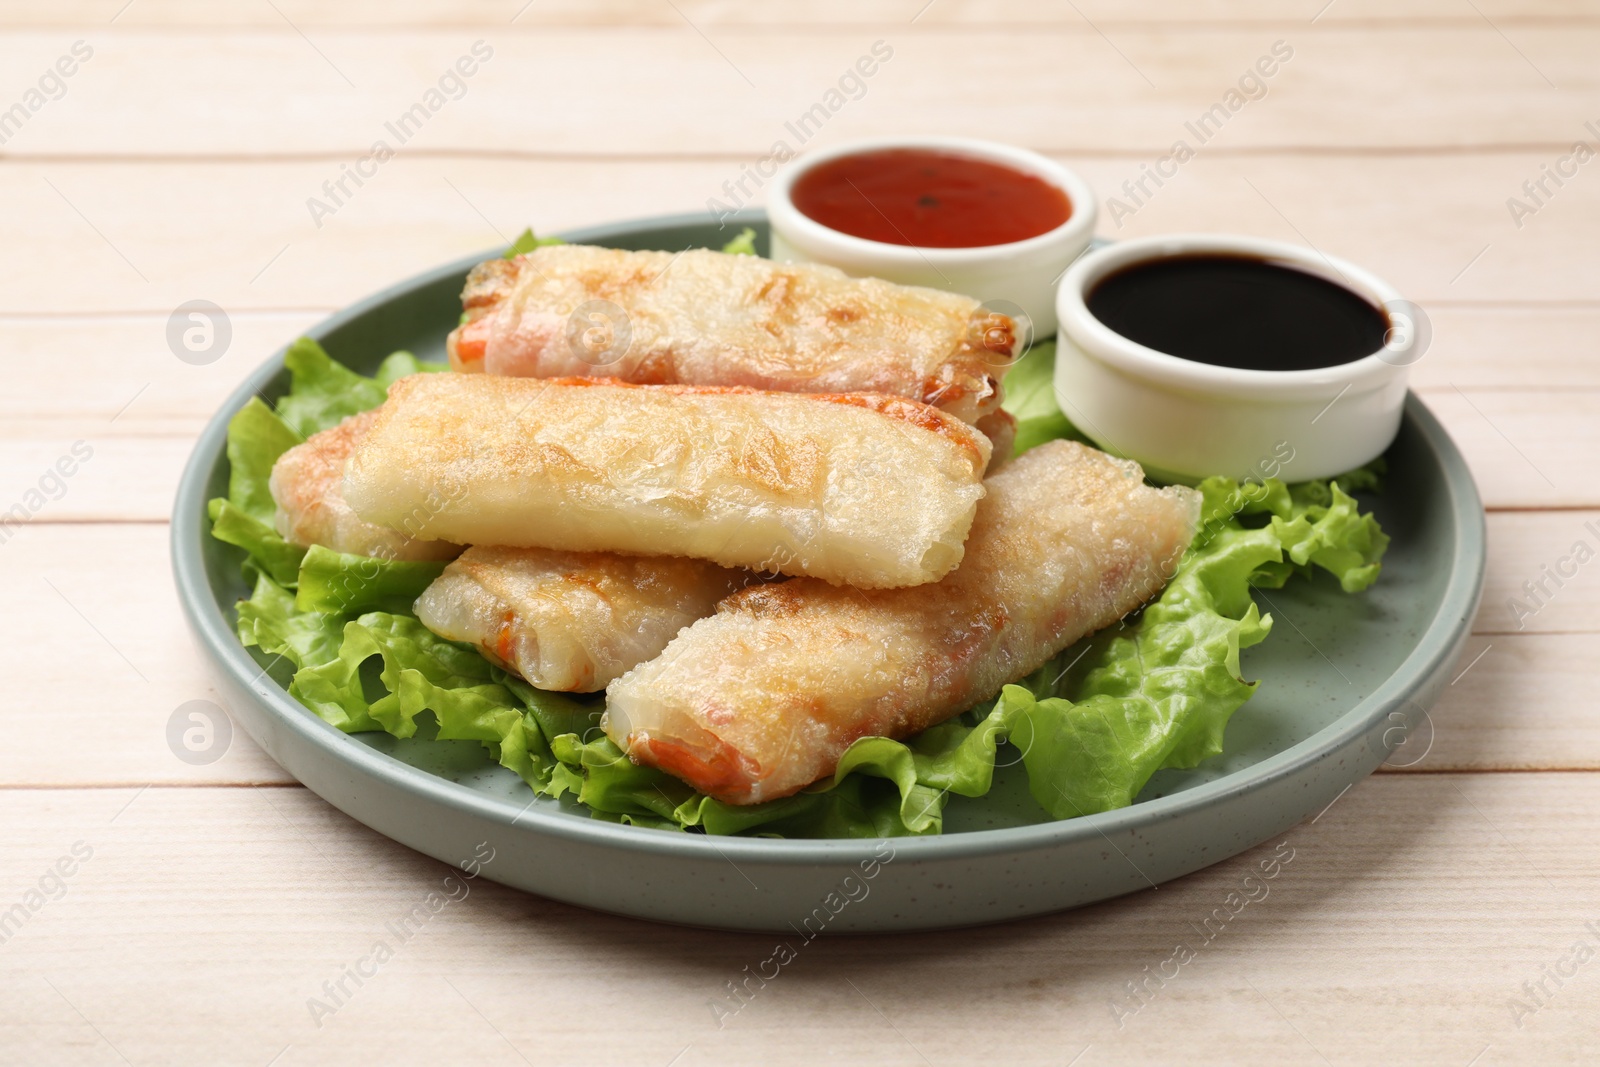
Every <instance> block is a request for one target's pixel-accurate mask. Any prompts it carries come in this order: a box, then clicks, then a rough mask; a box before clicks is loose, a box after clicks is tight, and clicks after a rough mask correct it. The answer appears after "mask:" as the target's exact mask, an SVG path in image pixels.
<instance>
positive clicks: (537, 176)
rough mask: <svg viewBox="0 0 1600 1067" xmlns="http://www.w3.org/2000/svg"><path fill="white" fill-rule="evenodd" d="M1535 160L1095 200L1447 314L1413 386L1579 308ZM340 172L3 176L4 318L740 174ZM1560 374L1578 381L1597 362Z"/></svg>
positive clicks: (420, 261)
mask: <svg viewBox="0 0 1600 1067" xmlns="http://www.w3.org/2000/svg"><path fill="white" fill-rule="evenodd" d="M1061 158H1062V159H1063V161H1064V162H1067V163H1069V164H1070V165H1072V166H1074V167H1076V168H1077V169H1078V170H1080V171H1081V172H1082V173H1083V174H1084V176H1085V177H1086V178H1087V179H1088V180H1089V181H1090V182H1091V183H1092V184H1093V185H1094V186H1095V187H1096V188H1097V189H1099V190H1100V191H1101V194H1102V197H1103V198H1109V197H1110V196H1111V195H1112V194H1114V193H1115V194H1116V195H1117V196H1118V198H1119V200H1121V201H1122V202H1123V203H1126V204H1129V205H1130V206H1132V201H1131V200H1127V199H1126V194H1125V193H1121V192H1119V190H1120V188H1121V186H1122V184H1123V183H1124V182H1130V181H1132V180H1133V179H1135V178H1138V177H1139V176H1140V167H1141V166H1142V165H1144V164H1145V163H1147V162H1148V160H1147V159H1140V158H1139V157H1134V156H1114V157H1096V158H1080V157H1076V156H1071V157H1061ZM1151 158H1153V157H1151ZM1548 161H1549V160H1548V159H1547V158H1546V157H1545V156H1544V155H1541V154H1539V153H1535V152H1515V153H1506V154H1494V153H1489V154H1470V155H1460V156H1430V155H1410V156H1398V157H1391V156H1382V157H1361V158H1319V159H1317V160H1316V161H1315V162H1308V160H1307V158H1306V157H1305V156H1303V155H1297V154H1295V153H1293V152H1287V153H1272V154H1269V155H1262V156H1256V155H1246V156H1241V155H1220V154H1201V155H1199V156H1197V157H1196V158H1195V159H1194V160H1192V161H1191V162H1190V163H1189V164H1188V165H1187V166H1186V167H1184V168H1183V169H1182V170H1181V171H1180V173H1179V176H1178V178H1176V179H1174V180H1171V181H1169V182H1168V183H1167V184H1166V186H1165V187H1163V188H1161V189H1159V190H1154V187H1153V186H1151V185H1149V184H1148V183H1147V186H1146V187H1147V189H1152V190H1154V192H1155V195H1154V196H1152V197H1150V198H1148V199H1146V200H1145V202H1144V206H1143V207H1138V208H1137V209H1136V210H1134V213H1133V214H1131V215H1128V214H1125V213H1123V212H1122V211H1121V210H1114V208H1113V206H1112V205H1111V204H1110V202H1109V199H1107V201H1106V206H1105V208H1104V209H1103V210H1102V213H1101V233H1102V234H1103V235H1104V236H1106V237H1110V238H1113V239H1121V238H1126V237H1135V236H1146V235H1151V234H1160V233H1172V232H1179V231H1193V230H1207V231H1224V232H1240V233H1248V234H1256V235H1260V236H1266V237H1274V238H1279V239H1283V240H1288V241H1293V242H1296V243H1301V244H1305V243H1310V244H1312V245H1314V246H1316V247H1318V248H1320V249H1322V250H1324V251H1325V252H1327V253H1328V254H1330V255H1339V256H1343V257H1345V258H1347V259H1350V260H1353V261H1354V262H1356V263H1359V264H1361V265H1362V266H1364V267H1366V268H1367V269H1369V270H1372V271H1374V272H1375V273H1378V274H1380V275H1382V276H1383V277H1385V278H1387V279H1388V280H1389V281H1391V282H1392V283H1393V284H1394V285H1396V286H1397V287H1398V288H1399V289H1400V290H1401V291H1402V292H1404V293H1406V294H1407V295H1408V296H1409V297H1410V298H1411V299H1412V300H1415V301H1417V302H1418V303H1420V304H1422V305H1424V306H1425V307H1430V308H1431V307H1433V306H1434V305H1435V304H1439V305H1442V306H1441V307H1440V309H1439V314H1438V318H1439V338H1438V343H1439V347H1438V350H1437V352H1436V354H1435V356H1434V357H1429V358H1428V359H1425V360H1424V364H1423V366H1422V367H1421V368H1419V375H1421V374H1432V373H1433V363H1434V361H1435V359H1436V358H1437V356H1438V355H1440V354H1444V353H1446V352H1447V351H1448V348H1447V346H1448V345H1451V344H1453V343H1456V341H1457V340H1458V339H1459V337H1460V335H1461V333H1462V332H1463V330H1462V329H1461V328H1456V329H1454V330H1453V329H1452V327H1453V322H1452V319H1451V311H1450V310H1449V309H1451V308H1456V307H1460V306H1473V305H1481V304H1489V305H1492V306H1493V307H1497V308H1498V307H1504V306H1506V305H1507V304H1521V303H1536V304H1538V305H1540V306H1541V307H1543V306H1546V305H1551V304H1554V305H1557V308H1556V309H1555V310H1563V309H1564V311H1566V312H1573V311H1576V312H1583V313H1592V312H1593V311H1594V310H1595V308H1596V306H1597V305H1596V304H1595V302H1594V299H1595V294H1594V291H1593V288H1592V286H1590V285H1589V284H1588V279H1589V274H1588V273H1587V268H1588V265H1589V261H1590V258H1591V249H1590V247H1589V243H1588V241H1587V234H1589V233H1591V232H1595V230H1596V229H1597V228H1600V171H1597V172H1596V180H1594V181H1586V180H1581V179H1580V180H1575V181H1572V182H1569V183H1568V185H1567V187H1566V188H1565V189H1562V190H1559V194H1560V195H1559V197H1557V198H1553V199H1551V200H1549V201H1547V204H1546V206H1545V207H1544V208H1542V209H1541V210H1540V211H1539V212H1538V213H1537V214H1536V215H1534V216H1532V217H1527V218H1524V219H1522V222H1523V226H1522V228H1521V229H1518V228H1517V226H1516V225H1515V224H1514V223H1513V222H1512V220H1511V217H1510V213H1509V211H1508V210H1507V208H1506V205H1505V201H1506V199H1507V198H1508V197H1509V196H1510V195H1511V194H1513V193H1515V192H1517V191H1518V187H1519V185H1520V184H1521V182H1523V181H1524V180H1526V179H1527V178H1528V177H1529V176H1534V177H1537V176H1538V174H1539V171H1540V166H1541V165H1542V164H1544V163H1547V162H1548ZM339 165H340V161H339V160H337V159H329V160H309V161H295V162H284V161H278V162H261V161H257V162H249V163H245V162H212V163H205V162H177V161H169V162H158V163H120V164H116V165H105V164H85V163H67V162H17V161H13V162H10V163H5V164H0V196H3V197H4V198H5V201H6V202H7V203H8V204H11V205H13V211H14V213H13V215H12V217H11V222H10V226H11V228H12V236H13V239H12V240H11V241H8V242H6V243H5V244H4V245H3V246H0V293H3V294H4V295H3V296H0V314H4V315H18V314H64V313H103V312H117V313H126V312H135V311H141V312H153V313H159V314H160V315H163V316H165V315H167V314H168V313H170V312H171V311H172V310H173V309H174V308H175V307H177V306H178V305H179V304H181V303H183V302H185V301H188V300H192V299H196V298H204V299H208V300H211V301H213V302H214V303H216V304H219V305H221V306H222V307H223V308H225V309H227V311H228V312H229V313H230V314H238V313H241V312H243V311H247V310H253V309H284V308H335V307H340V306H342V305H344V304H347V303H349V302H351V301H353V300H356V299H359V298H361V297H363V296H366V295H368V294H370V293H372V292H375V291H377V290H379V289H382V288H385V287H387V286H389V285H392V284H394V283H395V282H396V281H398V280H400V279H403V278H406V277H409V276H411V275H413V274H416V273H420V272H422V271H424V270H427V269H430V268H432V267H434V266H437V265H438V264H440V263H443V262H447V261H449V260H452V259H456V258H459V257H462V256H467V255H472V254H475V253H480V252H483V251H485V250H487V249H489V248H491V247H493V246H495V245H497V244H501V243H502V242H504V241H508V240H509V239H510V238H511V237H512V236H514V235H515V234H516V233H518V232H519V231H520V230H521V229H522V227H524V226H526V225H529V224H532V225H534V226H535V227H536V228H538V229H539V230H540V232H543V233H551V232H556V231H559V230H563V229H570V228H573V227H577V226H583V225H589V224H594V223H600V222H611V221H617V220H622V219H629V218H640V217H644V216H649V215H656V214H662V213H672V212H687V213H700V214H702V215H704V216H705V217H706V218H707V219H708V221H709V219H710V218H711V216H710V215H709V214H706V205H707V201H708V200H710V199H712V198H713V197H722V196H724V195H725V194H724V192H723V188H722V187H723V184H724V183H725V182H731V181H733V180H735V179H738V178H739V177H740V173H741V172H740V166H741V163H740V162H735V161H731V160H728V161H723V160H701V161H687V162H685V161H675V162H668V161H648V162H618V161H612V162H603V161H595V160H568V161H542V160H515V159H497V158H496V159H491V158H483V157H474V158H453V157H451V158H443V157H436V156H422V155H412V154H402V155H400V156H397V157H396V158H395V159H393V160H391V161H390V162H389V163H388V164H386V165H385V167H384V168H383V169H382V170H381V171H380V172H379V174H378V177H377V178H375V179H372V180H371V181H369V182H368V183H367V184H366V185H365V186H364V187H363V188H361V189H359V190H354V187H353V186H349V188H351V189H353V191H354V192H356V193H358V194H359V195H354V196H352V197H351V198H350V199H349V200H347V201H346V202H345V205H344V206H343V207H342V208H340V209H339V210H338V212H337V213H336V214H334V215H333V216H331V217H321V218H320V220H319V221H320V222H321V223H322V225H321V226H320V228H319V227H318V226H317V225H316V224H315V223H314V222H313V220H312V218H311V213H310V211H309V210H308V209H307V206H306V203H307V200H308V199H309V198H311V197H313V196H316V195H319V187H320V186H321V184H322V183H323V182H324V181H326V180H328V179H329V178H331V177H337V176H338V174H339ZM1597 166H1600V164H1597ZM1587 173H1588V172H1587V171H1584V172H1581V174H1582V175H1587ZM52 186H54V188H52ZM746 188H747V189H750V190H751V191H752V192H756V190H754V189H753V187H751V186H749V185H747V187H746ZM63 198H65V199H63ZM1113 214H1115V217H1114V218H1113ZM97 231H98V232H97ZM730 234H731V231H730ZM62 279H71V284H63V282H62ZM1566 305H1571V307H1567V306H1566ZM1584 321H1586V322H1587V321H1592V320H1584ZM1478 325H1480V324H1479V323H1476V322H1475V323H1470V324H1466V327H1467V328H1472V329H1474V330H1475V329H1476V328H1477V326H1478ZM1541 329H1542V327H1541ZM1555 329H1558V330H1559V331H1561V332H1560V337H1559V338H1551V342H1552V343H1557V344H1560V345H1562V346H1563V347H1562V348H1561V349H1560V350H1559V351H1546V350H1543V349H1542V347H1541V343H1542V342H1543V341H1544V340H1545V338H1546V335H1545V334H1543V333H1534V334H1532V335H1530V336H1529V337H1527V338H1524V339H1521V340H1520V341H1519V340H1518V339H1517V338H1516V337H1515V336H1514V335H1512V336H1507V334H1506V333H1505V331H1504V330H1501V331H1500V332H1499V333H1498V335H1497V336H1499V337H1502V338H1505V343H1506V344H1507V345H1508V346H1510V345H1514V346H1515V348H1516V351H1517V353H1518V355H1517V358H1516V359H1515V360H1511V361H1509V362H1508V364H1507V366H1506V367H1505V368H1502V371H1501V375H1500V377H1499V378H1498V379H1494V380H1495V381H1496V382H1497V384H1498V383H1499V382H1504V381H1506V380H1507V379H1513V380H1514V377H1515V375H1517V374H1520V373H1524V370H1523V368H1524V367H1528V366H1529V365H1530V364H1529V362H1528V361H1530V360H1531V361H1532V363H1531V365H1532V367H1533V368H1535V369H1536V368H1537V367H1538V366H1539V365H1540V364H1541V362H1544V363H1546V364H1547V363H1548V362H1549V361H1550V360H1552V359H1556V360H1559V359H1563V358H1564V356H1565V353H1567V352H1572V351H1577V352H1580V353H1581V352H1582V348H1581V347H1580V346H1581V344H1582V331H1583V324H1582V323H1579V324H1577V325H1569V326H1562V327H1557V328H1555ZM158 336H159V335H158ZM1508 358H1509V357H1508ZM1573 363H1574V364H1576V365H1579V366H1587V367H1588V368H1589V369H1588V370H1587V371H1584V372H1583V373H1593V370H1592V368H1593V363H1594V361H1593V360H1587V359H1580V360H1574V361H1573ZM1532 372H1536V370H1535V371H1532ZM1434 380H1436V381H1437V380H1438V379H1434ZM1568 381H1569V382H1571V383H1572V384H1576V381H1577V380H1576V379H1569V380H1568Z"/></svg>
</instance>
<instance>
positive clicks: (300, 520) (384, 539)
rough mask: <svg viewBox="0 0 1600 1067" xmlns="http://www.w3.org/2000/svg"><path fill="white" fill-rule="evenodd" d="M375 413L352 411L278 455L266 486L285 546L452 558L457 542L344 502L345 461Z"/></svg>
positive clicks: (394, 556)
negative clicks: (389, 522)
mask: <svg viewBox="0 0 1600 1067" xmlns="http://www.w3.org/2000/svg"><path fill="white" fill-rule="evenodd" d="M376 417H377V412H375V411H364V412H362V413H361V414H359V415H352V416H350V417H349V418H347V419H345V420H344V421H343V422H341V423H340V424H339V425H337V426H334V427H332V428H330V429H327V430H323V431H321V432H320V433H314V434H312V435H311V436H310V437H308V438H306V439H305V441H303V442H302V443H300V444H298V445H295V446H294V447H293V448H291V449H289V451H287V452H285V453H284V454H283V455H281V456H279V457H278V462H277V463H275V464H273V466H272V476H271V478H270V479H269V480H268V482H267V487H268V488H269V489H270V490H271V491H272V499H273V501H274V502H275V503H276V504H277V505H278V515H277V527H278V533H279V534H281V535H282V536H283V539H284V540H285V541H288V542H289V543H290V544H295V545H301V546H303V547H306V548H309V547H310V546H312V545H322V546H323V547H324V548H331V549H333V550H334V551H335V552H349V553H351V554H353V555H357V556H376V557H378V558H380V559H411V560H440V559H453V558H454V557H455V556H456V555H457V554H459V553H460V552H461V546H460V545H454V544H449V543H447V542H444V541H425V540H419V539H417V538H416V537H414V536H407V534H406V533H404V532H401V531H407V530H409V532H410V533H412V534H415V533H417V532H418V531H417V530H416V529H415V527H414V526H413V527H410V528H408V527H407V526H406V524H405V523H404V522H401V523H397V524H396V527H397V528H396V529H390V528H388V527H385V526H377V525H374V524H373V523H370V522H365V521H363V520H362V519H361V518H360V517H359V516H358V515H356V513H355V512H354V511H353V510H352V509H351V507H350V505H349V503H347V502H346V501H345V498H344V491H343V489H342V486H341V483H342V482H343V480H344V465H345V461H346V460H348V459H349V458H350V454H351V453H352V452H354V451H355V449H356V444H357V443H358V442H359V441H360V440H361V438H362V437H363V436H365V435H366V432H367V430H368V428H370V427H371V426H372V422H373V420H374V419H375V418H376Z"/></svg>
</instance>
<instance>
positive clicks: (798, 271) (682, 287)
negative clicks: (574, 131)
mask: <svg viewBox="0 0 1600 1067" xmlns="http://www.w3.org/2000/svg"><path fill="white" fill-rule="evenodd" d="M461 300H462V304H463V306H464V307H465V309H466V313H467V319H468V321H467V322H466V323H464V324H463V325H461V326H459V327H457V328H456V330H455V331H454V332H452V333H451V334H450V339H449V342H448V345H447V349H448V351H449V354H450V363H451V366H453V367H454V368H455V369H456V370H459V371H487V372H488V373H490V374H505V375H514V376H518V377H525V378H552V377H561V376H585V377H591V376H604V377H608V378H617V379H621V380H623V381H629V382H638V383H643V384H650V385H659V384H672V383H680V384H684V385H744V386H749V387H751V388H754V389H766V390H775V391H780V392H802V393H884V394H887V395H890V396H903V397H908V398H910V399H912V400H921V401H923V402H925V403H929V404H933V405H934V406H936V407H939V408H942V409H943V410H945V411H948V412H950V413H951V414H953V415H955V416H956V417H957V418H960V419H962V420H964V421H966V422H976V421H977V420H978V419H979V418H980V417H981V416H983V415H985V414H988V413H989V412H991V411H993V410H995V409H996V408H998V407H999V406H1000V381H1001V378H1002V377H1003V376H1004V375H1005V372H1006V370H1007V369H1008V368H1009V366H1010V363H1011V360H1012V357H1013V356H1014V355H1015V354H1016V350H1017V346H1018V343H1019V337H1018V330H1017V328H1016V325H1015V324H1014V323H1013V322H1012V320H1011V318H1010V317H1009V316H1006V315H1003V314H999V313H997V312H991V311H989V310H987V309H985V308H983V307H980V306H979V304H978V302H977V301H976V300H973V299H972V298H970V297H965V296H959V295H956V294H953V293H945V292H940V291H939V290H936V289H921V288H914V287H911V286H905V285H895V284H893V283H892V282H886V281H882V280H881V279H877V278H852V277H850V276H848V275H846V274H845V273H844V272H842V271H840V270H837V269H835V268H833V267H826V266H821V265H817V264H795V263H774V262H772V261H771V260H768V259H761V258H758V257H756V256H736V255H726V254H724V253H721V252H711V251H707V250H705V249H696V250H693V251H688V252H682V253H671V252H625V251H621V250H619V249H614V248H595V247H592V246H589V245H555V246H551V247H546V248H540V249H536V250H535V251H533V252H530V253H528V254H527V255H524V256H518V257H516V258H514V259H509V260H507V259H491V260H489V261H488V262H487V263H483V264H480V265H479V266H477V267H476V268H474V269H473V271H472V273H471V274H470V275H468V277H467V286H466V289H465V291H464V292H463V293H462V296H461ZM596 301H604V302H605V303H603V304H599V303H593V302H596ZM580 309H581V310H580ZM575 312H576V313H578V314H576V315H575V314H574V313H575Z"/></svg>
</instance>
